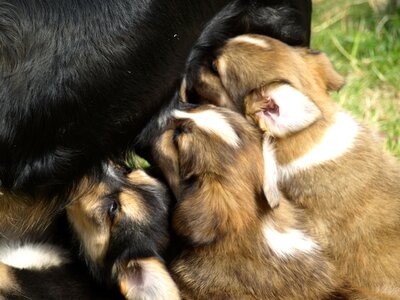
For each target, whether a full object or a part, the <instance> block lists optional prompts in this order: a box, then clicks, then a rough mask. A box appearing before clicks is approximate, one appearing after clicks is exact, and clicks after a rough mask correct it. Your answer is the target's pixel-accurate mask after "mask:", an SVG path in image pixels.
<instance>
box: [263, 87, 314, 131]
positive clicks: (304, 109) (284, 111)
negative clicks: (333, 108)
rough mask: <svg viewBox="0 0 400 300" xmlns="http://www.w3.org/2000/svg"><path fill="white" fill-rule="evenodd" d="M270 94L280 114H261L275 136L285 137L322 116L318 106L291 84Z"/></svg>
mask: <svg viewBox="0 0 400 300" xmlns="http://www.w3.org/2000/svg"><path fill="white" fill-rule="evenodd" d="M268 96H270V97H271V98H272V99H273V101H275V103H276V104H277V105H278V106H279V114H275V113H267V114H263V115H261V116H262V117H263V119H264V121H265V122H266V123H267V126H268V128H269V130H270V131H271V133H272V134H273V135H274V136H277V137H284V136H285V135H287V134H288V133H293V132H298V131H300V130H303V129H304V128H307V127H308V126H310V125H311V124H312V123H314V122H315V121H316V120H317V119H318V118H320V117H321V111H320V110H319V109H318V107H317V106H316V105H315V104H314V103H313V102H312V101H311V100H310V99H309V98H308V97H307V96H306V95H304V94H303V93H301V92H300V91H298V90H297V89H295V88H293V87H292V86H290V85H287V84H284V85H281V86H279V87H277V88H276V89H273V90H272V91H271V92H270V93H269V94H268Z"/></svg>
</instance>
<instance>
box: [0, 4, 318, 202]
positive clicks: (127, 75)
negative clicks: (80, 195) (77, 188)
mask: <svg viewBox="0 0 400 300" xmlns="http://www.w3.org/2000/svg"><path fill="white" fill-rule="evenodd" d="M310 14H311V4H310V0H302V1H298V0H286V1H276V0H269V1H257V0H250V1H241V0H231V1H229V0H205V1H197V0H190V1H186V0H170V1H164V0H152V1H139V0H133V1H128V0H117V1H91V0H89V1H88V0H77V1H72V0H62V1H58V2H57V3H56V2H54V1H51V0H32V1H26V0H16V1H14V0H13V1H11V0H5V1H2V2H1V3H0V86H1V90H0V104H1V105H0V106H1V110H0V185H3V187H4V188H6V189H8V190H10V189H11V190H12V191H16V190H22V191H25V192H26V191H28V192H38V191H42V192H43V191H46V192H49V191H53V192H56V193H58V194H62V192H63V190H62V186H63V185H64V184H69V183H71V181H72V179H74V178H78V179H79V178H80V177H81V176H82V175H83V174H84V173H85V171H87V170H88V169H89V168H90V167H92V166H93V165H96V164H99V163H101V161H104V160H106V159H108V158H109V157H110V156H113V155H116V154H119V153H121V152H122V151H124V150H125V149H126V148H127V147H128V145H129V144H130V143H131V142H132V139H133V138H134V137H135V136H136V135H137V134H138V133H139V131H140V130H141V129H142V128H143V127H144V126H145V124H146V123H147V122H148V121H149V120H150V118H151V117H152V116H153V115H154V114H155V113H156V112H157V111H159V110H160V109H161V107H162V106H163V104H166V103H168V102H169V101H170V99H171V97H172V95H173V93H174V91H175V90H176V88H177V85H178V84H179V83H178V82H179V80H180V77H181V74H182V72H183V70H184V66H185V61H186V59H187V56H188V54H189V51H190V49H191V47H192V46H193V44H195V40H196V39H197V38H198V36H199V34H200V33H201V30H202V29H203V24H205V23H206V22H207V21H209V20H210V19H212V18H213V17H214V16H215V15H217V16H215V18H214V19H212V21H211V23H210V24H209V25H208V26H207V29H206V31H205V32H204V33H203V34H202V36H201V39H200V40H199V41H198V47H197V48H196V49H197V50H196V51H195V52H194V53H193V54H192V56H191V59H190V62H189V66H188V68H189V69H190V70H193V71H192V72H191V74H195V73H196V70H197V69H198V64H199V63H198V62H201V63H203V62H204V61H206V60H207V58H208V57H209V55H210V54H211V53H210V51H209V50H210V49H211V48H212V49H214V48H218V47H219V46H220V42H221V41H222V40H225V39H226V38H229V37H231V36H233V35H236V34H240V33H245V32H262V33H265V34H268V33H270V34H272V35H273V36H276V37H277V38H280V39H282V40H284V41H286V42H291V43H293V44H302V45H306V44H307V43H308V40H309V32H310ZM232 25H234V26H232ZM144 155H146V153H144ZM0 201H1V202H3V199H0Z"/></svg>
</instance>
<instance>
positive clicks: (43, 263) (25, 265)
mask: <svg viewBox="0 0 400 300" xmlns="http://www.w3.org/2000/svg"><path fill="white" fill-rule="evenodd" d="M0 262H2V263H4V264H6V265H9V266H11V267H14V268H17V269H34V270H40V269H47V268H50V267H57V266H60V265H62V264H64V263H66V262H67V260H66V258H65V257H64V255H63V253H62V251H61V250H60V249H58V248H56V247H54V246H50V245H45V244H25V245H8V244H4V245H1V246H0Z"/></svg>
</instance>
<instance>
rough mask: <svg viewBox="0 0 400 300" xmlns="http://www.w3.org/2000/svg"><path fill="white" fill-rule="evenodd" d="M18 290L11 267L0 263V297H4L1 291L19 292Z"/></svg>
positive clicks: (8, 292)
mask: <svg viewBox="0 0 400 300" xmlns="http://www.w3.org/2000/svg"><path fill="white" fill-rule="evenodd" d="M19 291H20V287H19V285H18V283H17V282H16V280H15V276H14V274H13V270H12V268H11V267H9V266H7V265H5V264H3V263H0V299H4V298H2V293H7V295H9V294H19Z"/></svg>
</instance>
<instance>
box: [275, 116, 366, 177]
mask: <svg viewBox="0 0 400 300" xmlns="http://www.w3.org/2000/svg"><path fill="white" fill-rule="evenodd" d="M359 130H360V127H359V125H358V124H357V122H356V121H355V120H354V119H353V118H352V117H351V116H350V115H349V114H347V113H344V112H339V113H337V114H336V120H335V122H334V123H333V124H332V125H331V126H330V127H329V128H328V129H327V131H326V132H325V134H324V136H323V138H322V139H321V141H320V143H319V144H318V145H316V146H315V147H314V148H313V149H311V150H310V151H309V152H307V153H306V154H305V155H303V156H302V157H300V158H298V159H296V160H294V161H293V162H291V163H289V164H288V165H284V166H280V167H279V173H280V176H281V177H283V178H287V177H288V176H289V177H290V175H292V174H295V173H296V172H297V171H299V170H303V169H307V168H310V167H313V166H316V165H319V164H322V163H324V162H327V161H332V160H335V159H337V158H338V157H340V156H342V155H343V154H345V153H346V152H348V151H349V150H350V149H351V148H352V147H353V145H354V142H355V140H356V137H357V135H358V132H359Z"/></svg>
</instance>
